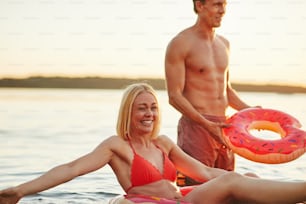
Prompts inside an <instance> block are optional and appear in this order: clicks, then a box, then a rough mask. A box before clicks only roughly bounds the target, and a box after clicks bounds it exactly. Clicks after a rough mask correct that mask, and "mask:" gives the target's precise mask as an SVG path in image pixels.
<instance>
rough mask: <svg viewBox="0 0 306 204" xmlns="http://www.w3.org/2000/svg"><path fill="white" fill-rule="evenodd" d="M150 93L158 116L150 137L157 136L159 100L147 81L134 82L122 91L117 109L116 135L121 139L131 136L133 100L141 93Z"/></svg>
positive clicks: (159, 119) (158, 128)
mask: <svg viewBox="0 0 306 204" xmlns="http://www.w3.org/2000/svg"><path fill="white" fill-rule="evenodd" d="M144 92H145V93H150V94H152V95H153V96H154V98H155V100H156V104H157V109H158V116H157V117H156V120H155V122H154V127H153V131H152V135H151V138H156V137H157V136H158V133H159V130H160V121H161V114H160V108H159V102H158V99H157V95H156V92H155V90H154V89H153V87H152V86H151V85H149V84H147V83H136V84H132V85H129V86H128V87H127V88H126V89H125V92H124V93H123V97H122V99H121V105H120V109H119V114H118V119H117V128H116V130H117V135H118V136H120V137H121V138H123V139H128V138H130V137H132V135H131V132H130V131H131V127H130V126H131V116H132V107H133V103H134V101H135V98H136V97H137V96H138V95H139V94H141V93H144Z"/></svg>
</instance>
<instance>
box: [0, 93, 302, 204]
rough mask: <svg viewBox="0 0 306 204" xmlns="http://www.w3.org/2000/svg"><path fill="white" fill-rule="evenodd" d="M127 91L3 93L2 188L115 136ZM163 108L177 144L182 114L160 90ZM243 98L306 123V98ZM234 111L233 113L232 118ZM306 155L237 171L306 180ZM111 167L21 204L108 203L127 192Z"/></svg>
mask: <svg viewBox="0 0 306 204" xmlns="http://www.w3.org/2000/svg"><path fill="white" fill-rule="evenodd" d="M122 93H123V91H122V90H86V89H22V88H20V89H9V88H2V89H0V189H2V188H5V187H9V186H13V185H17V184H20V183H22V182H25V181H28V180H30V179H33V178H35V177H37V176H39V175H41V174H42V173H44V172H45V171H47V170H49V169H50V168H52V167H54V166H56V165H58V164H62V163H65V162H68V161H71V160H73V159H76V158H77V157H79V156H81V155H83V154H85V153H87V152H89V151H91V150H92V149H93V148H95V147H96V146H97V145H98V144H99V143H100V142H101V141H102V140H104V139H105V138H106V137H108V136H110V135H114V134H115V124H116V119H117V111H118V109H119V103H120V100H121V96H122ZM158 94H159V98H160V102H161V108H162V117H163V118H162V123H163V125H162V129H161V133H162V134H166V135H168V136H169V137H170V138H171V139H173V140H174V141H176V125H177V121H178V119H179V117H180V114H179V113H178V112H177V111H176V110H174V109H173V108H172V107H171V106H170V105H169V104H168V102H167V101H168V99H167V94H166V92H165V91H158ZM239 95H240V96H241V97H242V98H243V99H244V100H245V101H247V102H248V103H249V104H251V105H261V106H263V107H266V108H274V109H278V110H282V111H284V112H287V113H290V114H291V115H293V116H295V117H296V118H297V119H299V121H300V122H301V123H302V125H303V129H304V130H305V125H306V106H305V104H306V103H305V102H306V95H305V94H276V93H248V92H241V93H239ZM232 113H233V111H232V110H229V114H232ZM305 164H306V154H304V155H303V156H301V157H299V158H298V159H296V160H294V161H292V162H289V163H285V164H277V165H268V164H261V163H255V162H252V161H248V160H246V159H244V158H241V157H238V156H237V161H236V171H238V172H240V173H245V172H254V173H256V174H259V175H260V176H261V177H264V178H268V179H276V180H306V165H305ZM122 193H123V191H122V189H121V188H120V186H119V184H118V182H117V180H116V178H115V176H114V174H113V173H112V171H111V169H110V167H108V166H106V167H104V168H102V169H100V170H98V171H96V172H93V173H91V174H88V175H85V176H82V177H79V178H76V179H75V180H73V181H70V182H68V183H66V184H63V185H61V186H58V187H56V188H53V189H50V190H48V191H45V192H42V193H39V194H37V195H34V196H29V197H26V198H24V199H22V200H21V201H20V203H21V204H22V203H31V204H32V203H42V204H47V203H48V204H51V203H56V204H57V203H74V204H83V203H107V202H108V200H109V199H110V198H111V197H114V196H115V195H118V194H122Z"/></svg>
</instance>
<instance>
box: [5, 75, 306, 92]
mask: <svg viewBox="0 0 306 204" xmlns="http://www.w3.org/2000/svg"><path fill="white" fill-rule="evenodd" d="M136 82H147V83H149V84H151V85H152V86H153V87H154V88H155V89H157V90H165V89H166V85H165V80H164V79H155V78H135V79H134V78H110V77H73V78H70V77H40V76H37V77H28V78H22V79H19V78H18V79H17V78H2V79H0V87H2V88H71V89H122V88H124V87H126V86H127V85H129V84H132V83H136ZM232 86H233V88H235V89H236V90H237V91H240V92H275V93H306V87H302V86H291V85H278V84H247V83H232Z"/></svg>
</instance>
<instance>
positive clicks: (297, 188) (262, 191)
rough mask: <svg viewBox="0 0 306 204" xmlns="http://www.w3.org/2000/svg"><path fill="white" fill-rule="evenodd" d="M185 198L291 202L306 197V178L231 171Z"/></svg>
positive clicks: (195, 201) (299, 200) (296, 201)
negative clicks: (283, 179) (286, 179)
mask: <svg viewBox="0 0 306 204" xmlns="http://www.w3.org/2000/svg"><path fill="white" fill-rule="evenodd" d="M185 200H186V201H189V202H192V203H195V204H197V203H199V204H200V203H201V204H203V203H209V204H213V203H224V204H225V203H237V201H241V202H243V203H256V204H258V203H273V204H275V203H277V204H280V203H282V204H292V203H298V202H302V201H304V200H306V182H281V181H272V180H265V179H258V178H251V177H247V176H242V175H240V174H237V173H234V172H230V173H227V174H225V175H222V176H220V177H218V178H215V179H213V180H211V181H208V182H206V183H205V184H203V185H200V186H199V187H197V188H196V189H195V190H193V191H191V192H190V193H189V194H188V195H187V196H186V197H185Z"/></svg>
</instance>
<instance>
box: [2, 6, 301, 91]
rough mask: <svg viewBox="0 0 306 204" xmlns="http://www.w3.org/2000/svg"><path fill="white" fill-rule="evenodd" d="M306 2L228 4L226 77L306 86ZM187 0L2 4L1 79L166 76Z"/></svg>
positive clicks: (223, 30)
mask: <svg viewBox="0 0 306 204" xmlns="http://www.w3.org/2000/svg"><path fill="white" fill-rule="evenodd" d="M305 11H306V1H305V0H278V1H275V0H270V1H268V0H247V1H246V0H228V7H227V13H226V15H225V17H224V19H223V22H222V26H221V27H220V28H218V29H217V32H218V33H219V34H221V35H224V36H225V37H226V38H227V39H228V40H230V42H231V58H230V59H231V61H230V65H231V66H230V69H231V71H230V72H231V79H232V81H238V82H252V83H256V82H264V83H266V82H268V83H285V84H301V85H306V26H305V25H306V13H305ZM195 20H196V15H195V14H194V12H193V8H192V1H191V0H176V1H174V0H154V1H146V0H126V1H119V0H1V1H0V78H3V77H27V76H33V75H43V76H55V75H56V76H118V77H122V76H127V77H158V78H163V77H164V54H165V49H166V46H167V44H168V42H169V41H170V39H171V38H172V37H173V36H174V35H176V34H177V33H178V32H180V31H181V30H182V29H185V28H186V27H189V26H191V25H193V24H194V22H195Z"/></svg>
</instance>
